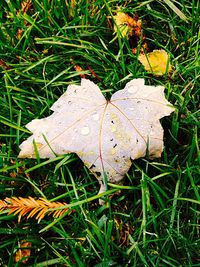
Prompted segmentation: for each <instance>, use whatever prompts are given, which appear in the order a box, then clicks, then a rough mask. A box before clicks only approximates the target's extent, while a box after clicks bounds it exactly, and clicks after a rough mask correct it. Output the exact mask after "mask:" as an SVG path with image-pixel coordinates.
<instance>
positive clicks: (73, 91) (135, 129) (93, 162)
mask: <svg viewBox="0 0 200 267" xmlns="http://www.w3.org/2000/svg"><path fill="white" fill-rule="evenodd" d="M163 91H164V88H163V87H162V86H157V87H155V86H146V85H144V79H134V80H131V81H130V82H128V83H127V84H126V87H125V88H124V89H123V90H120V91H118V92H116V93H115V94H113V96H112V98H111V100H110V101H107V100H106V99H105V98H104V96H103V95H102V93H101V91H100V89H99V87H98V86H97V85H95V84H94V83H93V82H91V81H89V80H86V79H82V81H81V86H78V85H70V86H68V89H67V91H66V92H65V93H64V94H63V95H62V96H61V97H60V98H59V99H58V100H57V101H56V102H55V103H54V105H53V106H52V108H51V110H52V111H54V113H53V114H52V115H51V116H49V117H47V118H44V119H40V120H39V119H35V120H33V121H31V122H30V123H28V125H27V126H26V127H27V128H28V129H29V130H30V131H32V132H33V135H32V136H30V137H29V138H28V139H27V140H26V141H24V142H23V143H22V144H21V145H20V148H21V152H20V154H19V157H21V158H26V157H28V158H35V151H34V147H35V146H34V144H33V141H34V143H35V142H36V143H40V144H43V146H41V147H39V148H38V149H37V154H39V155H40V157H41V158H52V157H55V155H56V154H57V155H60V154H66V153H70V152H75V153H76V154H77V155H78V156H79V157H80V158H81V159H82V161H83V162H84V163H85V165H86V166H87V167H88V168H89V169H90V170H91V171H92V172H93V173H94V175H95V176H96V177H97V179H98V180H99V183H100V185H101V188H100V192H102V191H105V185H104V180H105V177H106V178H107V180H108V181H110V182H114V183H118V182H119V181H120V180H122V178H123V176H124V174H125V173H126V172H127V171H128V170H129V168H130V166H131V159H136V158H140V157H143V156H145V154H146V151H147V148H148V150H149V151H148V153H149V155H150V156H152V157H160V155H161V152H162V150H163V129H162V127H161V125H160V122H159V119H160V118H162V117H164V116H167V115H169V114H170V113H171V112H172V111H173V110H174V109H173V108H172V107H170V106H169V102H168V101H166V100H165V97H164V92H163Z"/></svg>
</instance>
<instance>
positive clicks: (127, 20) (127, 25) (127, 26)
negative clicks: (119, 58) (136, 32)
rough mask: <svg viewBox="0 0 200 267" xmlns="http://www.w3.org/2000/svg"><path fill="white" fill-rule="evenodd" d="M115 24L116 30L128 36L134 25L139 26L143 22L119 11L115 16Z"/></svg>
mask: <svg viewBox="0 0 200 267" xmlns="http://www.w3.org/2000/svg"><path fill="white" fill-rule="evenodd" d="M113 18H114V21H115V25H114V32H116V33H117V32H118V30H119V31H120V33H121V35H122V36H123V37H126V36H128V34H131V33H132V30H133V27H138V25H139V24H140V26H141V22H140V21H138V20H137V19H135V18H132V17H130V16H129V15H128V14H125V13H123V12H121V11H119V12H117V14H116V15H115V16H113Z"/></svg>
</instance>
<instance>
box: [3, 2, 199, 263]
mask: <svg viewBox="0 0 200 267" xmlns="http://www.w3.org/2000/svg"><path fill="white" fill-rule="evenodd" d="M2 1H3V4H1V6H0V26H1V27H0V78H1V79H0V85H1V87H0V88H1V89H0V199H1V200H3V199H5V198H6V197H14V196H15V197H28V196H31V197H34V198H39V197H44V198H47V199H48V200H51V201H55V200H58V201H60V202H66V203H69V204H71V206H72V208H73V212H72V213H71V214H70V215H69V214H68V213H66V214H65V215H64V216H61V217H60V218H59V219H56V220H54V219H53V218H52V216H45V218H44V219H43V220H41V222H40V223H38V222H37V220H36V219H35V218H33V219H26V218H23V219H22V220H21V221H20V222H18V219H17V217H16V216H14V215H12V214H10V215H8V214H7V212H6V211H2V212H1V213H0V266H9V267H11V266H23V263H22V261H23V260H24V259H21V261H20V260H19V261H18V260H16V253H18V255H19V247H20V244H22V243H24V242H29V245H30V244H31V248H29V249H28V252H29V253H30V256H28V260H27V263H26V265H28V266H37V267H42V266H50V265H54V266H96V267H107V266H200V256H199V255H200V230H199V220H200V218H199V213H200V211H199V204H200V193H199V186H200V183H199V182H200V177H199V158H198V155H199V147H198V144H199V143H198V123H199V121H198V116H199V113H198V112H199V91H200V90H199V88H200V78H199V76H200V71H199V69H200V68H199V62H200V56H199V37H200V31H199V13H200V3H199V1H195V0H191V1H189V0H181V1H176V2H174V1H173V2H172V0H171V1H170V0H168V1H167V0H166V1H161V0H160V1H159V0H158V1H152V0H149V1H135V0H133V1H115V0H114V1H103V0H96V1H89V0H88V1H86V0H79V1H76V0H71V1H64V0H44V1H38V0H32V1H27V2H29V4H30V5H29V6H26V5H25V4H24V5H23V6H22V5H21V2H22V1H20V0H16V1H14V0H10V1H4V0H2ZM31 2H32V4H31ZM172 3H174V4H176V7H177V8H178V10H177V9H175V8H174V6H173V5H172ZM118 7H121V9H122V10H123V11H124V12H125V13H128V14H130V15H131V16H134V15H136V14H137V16H139V18H140V19H141V20H142V28H143V35H144V36H146V39H145V42H146V43H147V44H148V46H149V48H150V51H152V50H153V49H162V48H163V49H165V50H166V51H167V52H168V53H169V54H170V61H171V64H172V65H173V66H174V70H173V72H172V73H171V74H170V75H164V76H159V77H157V76H154V75H152V74H149V73H147V72H146V71H145V70H144V68H143V66H142V65H141V64H140V62H139V61H138V60H137V55H135V54H133V53H132V52H131V49H132V48H133V46H132V45H133V44H132V43H131V42H130V40H128V39H127V38H122V37H121V36H120V34H114V33H113V16H114V15H115V14H116V12H117V8H118ZM180 11H181V12H182V13H181V12H180ZM139 45H140V41H138V53H139ZM75 64H76V65H79V66H80V67H81V68H82V70H83V71H82V74H85V75H86V77H87V78H89V79H91V80H93V81H94V82H95V83H96V84H98V86H99V87H100V88H101V90H102V92H103V93H104V94H105V96H106V97H107V98H109V97H110V96H111V95H112V94H113V93H114V92H116V91H117V90H119V89H122V88H123V87H124V85H125V84H126V83H127V82H128V81H129V80H131V79H133V78H144V79H145V82H146V84H151V85H163V86H164V87H165V88H166V89H165V95H166V98H167V99H168V101H170V102H171V103H172V104H173V105H174V106H175V107H176V110H175V112H174V113H172V114H171V116H169V117H165V118H163V119H162V121H161V122H162V125H163V128H164V132H165V134H164V135H165V138H164V143H165V148H164V152H163V154H162V157H161V158H159V159H154V160H151V159H148V157H146V158H141V159H138V160H136V161H134V162H133V165H132V167H131V169H130V171H129V172H128V173H127V175H126V177H125V181H124V187H123V186H122V187H120V186H119V187H118V189H121V192H120V193H119V194H117V195H115V196H113V198H112V199H111V200H109V202H108V207H106V206H99V205H98V198H97V197H96V195H97V193H98V190H99V185H98V181H97V180H96V179H95V177H94V176H93V175H92V174H91V173H89V171H88V170H87V168H86V167H84V165H83V163H82V162H81V161H80V159H79V158H78V157H77V156H76V155H75V154H71V155H64V156H59V157H57V158H55V159H53V160H42V159H41V160H39V159H38V160H34V159H32V160H31V159H23V160H22V159H19V158H18V157H17V156H18V154H19V144H20V143H21V142H22V141H23V140H24V139H25V138H27V137H28V136H30V133H29V132H28V131H27V129H26V128H25V125H26V124H27V123H28V122H30V121H31V120H32V119H35V118H43V117H45V116H48V115H50V114H51V111H50V107H51V105H52V104H53V103H54V102H55V101H56V100H57V99H58V98H59V96H61V94H62V93H63V92H65V90H66V88H67V86H68V85H69V84H72V83H75V84H80V72H77V71H76V70H75V69H74V65H75ZM91 69H92V71H93V72H94V73H95V74H96V78H95V77H94V75H93V72H92V71H91ZM100 79H101V80H102V81H103V83H102V82H100ZM52 127H53V126H52ZM113 189H115V187H114V185H112V184H111V185H110V186H109V191H108V194H110V192H112V191H113ZM16 261H17V262H16Z"/></svg>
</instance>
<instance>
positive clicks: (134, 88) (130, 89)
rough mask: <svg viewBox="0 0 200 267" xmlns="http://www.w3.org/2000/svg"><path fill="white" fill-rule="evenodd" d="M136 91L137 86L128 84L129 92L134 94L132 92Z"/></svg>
mask: <svg viewBox="0 0 200 267" xmlns="http://www.w3.org/2000/svg"><path fill="white" fill-rule="evenodd" d="M137 91H138V87H137V86H133V85H132V86H130V87H128V92H129V93H130V94H134V93H136V92H137Z"/></svg>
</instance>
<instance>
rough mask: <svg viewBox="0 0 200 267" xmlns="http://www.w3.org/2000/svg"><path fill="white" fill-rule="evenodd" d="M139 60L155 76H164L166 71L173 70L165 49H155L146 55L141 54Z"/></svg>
mask: <svg viewBox="0 0 200 267" xmlns="http://www.w3.org/2000/svg"><path fill="white" fill-rule="evenodd" d="M138 60H139V61H140V62H141V63H142V65H143V66H144V68H145V70H146V71H149V72H152V73H153V74H154V75H155V76H162V75H164V74H165V73H166V72H167V73H169V72H171V71H172V66H171V64H170V63H169V55H168V54H167V52H166V51H165V50H163V49H160V50H153V52H150V53H147V54H145V55H143V54H140V55H139V57H138Z"/></svg>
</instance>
